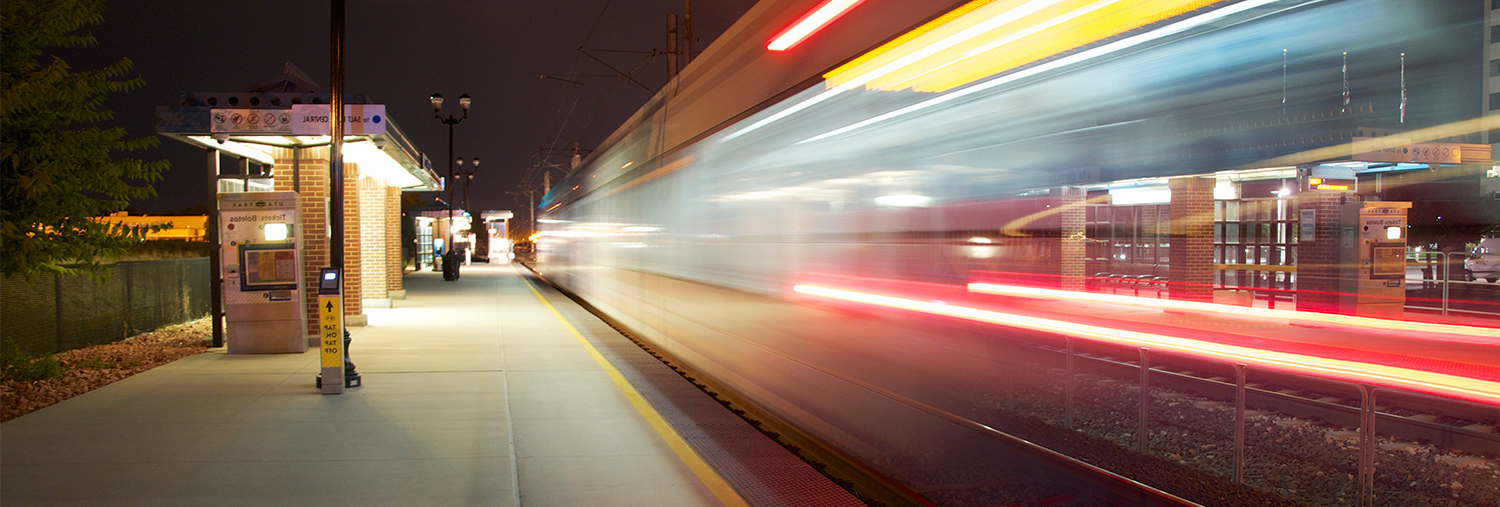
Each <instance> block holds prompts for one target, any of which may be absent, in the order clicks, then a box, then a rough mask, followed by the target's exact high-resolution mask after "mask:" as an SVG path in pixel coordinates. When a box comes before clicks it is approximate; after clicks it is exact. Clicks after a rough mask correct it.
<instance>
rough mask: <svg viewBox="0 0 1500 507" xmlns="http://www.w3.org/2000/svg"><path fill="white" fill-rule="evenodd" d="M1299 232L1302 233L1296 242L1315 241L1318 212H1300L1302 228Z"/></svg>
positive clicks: (1312, 210) (1308, 210)
mask: <svg viewBox="0 0 1500 507" xmlns="http://www.w3.org/2000/svg"><path fill="white" fill-rule="evenodd" d="M1300 230H1301V231H1302V235H1301V237H1299V238H1297V241H1299V242H1304V243H1311V242H1312V241H1313V240H1315V239H1317V237H1318V235H1317V231H1318V210H1315V209H1305V210H1302V226H1301V227H1300Z"/></svg>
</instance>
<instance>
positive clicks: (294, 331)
mask: <svg viewBox="0 0 1500 507" xmlns="http://www.w3.org/2000/svg"><path fill="white" fill-rule="evenodd" d="M298 202H299V200H298V197H297V194H296V193H295V192H242V193H225V194H219V198H218V208H219V249H220V250H219V251H220V259H222V261H221V266H220V274H221V275H223V277H224V317H225V318H224V320H225V330H226V332H225V336H226V338H227V340H228V342H229V353H230V354H271V353H279V352H303V351H305V350H307V308H306V307H305V306H304V304H303V294H304V292H303V290H302V283H303V282H302V245H301V244H300V243H299V242H298V241H297V236H298V234H297V233H298V231H297V227H299V224H298V222H297V209H298Z"/></svg>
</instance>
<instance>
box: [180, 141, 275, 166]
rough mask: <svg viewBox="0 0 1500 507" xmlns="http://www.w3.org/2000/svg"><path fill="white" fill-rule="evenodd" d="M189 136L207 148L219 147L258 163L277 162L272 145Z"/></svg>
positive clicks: (269, 163) (268, 163) (271, 163)
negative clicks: (221, 141) (272, 152)
mask: <svg viewBox="0 0 1500 507" xmlns="http://www.w3.org/2000/svg"><path fill="white" fill-rule="evenodd" d="M187 137H188V139H192V140H194V141H197V142H198V144H201V145H203V146H204V147H207V148H210V149H215V148H217V149H219V150H220V151H224V152H228V153H230V154H233V155H237V156H240V157H244V158H248V159H250V160H254V161H255V162H256V163H258V164H262V165H273V164H275V163H276V157H274V156H272V154H271V150H272V147H270V146H264V145H259V144H249V143H241V142H238V141H224V142H223V143H220V142H219V141H218V140H216V139H214V138H213V137H212V136H187Z"/></svg>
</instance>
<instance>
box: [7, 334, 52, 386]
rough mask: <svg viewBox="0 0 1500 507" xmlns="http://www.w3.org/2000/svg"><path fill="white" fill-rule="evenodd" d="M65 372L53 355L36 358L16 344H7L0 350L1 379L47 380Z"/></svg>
mask: <svg viewBox="0 0 1500 507" xmlns="http://www.w3.org/2000/svg"><path fill="white" fill-rule="evenodd" d="M64 371H66V369H65V368H63V365H62V363H59V362H57V357H55V356H53V355H52V354H47V355H46V356H45V357H41V358H34V357H31V355H29V354H27V353H26V352H25V351H23V350H21V347H19V346H17V345H16V344H15V343H7V344H6V345H5V348H4V349H0V378H4V379H5V380H46V379H49V378H57V377H61V376H62V374H63V372H64Z"/></svg>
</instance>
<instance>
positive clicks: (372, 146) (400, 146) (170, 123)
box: [156, 62, 442, 192]
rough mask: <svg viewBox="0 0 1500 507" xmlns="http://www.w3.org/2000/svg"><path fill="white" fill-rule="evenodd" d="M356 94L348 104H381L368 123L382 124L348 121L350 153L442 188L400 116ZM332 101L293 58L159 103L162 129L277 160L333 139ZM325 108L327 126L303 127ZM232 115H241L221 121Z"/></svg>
mask: <svg viewBox="0 0 1500 507" xmlns="http://www.w3.org/2000/svg"><path fill="white" fill-rule="evenodd" d="M355 99H356V100H350V101H348V102H350V103H346V104H345V112H346V113H350V112H351V111H354V112H353V113H350V114H353V115H364V114H366V113H360V112H359V111H377V112H378V113H376V114H371V115H370V116H372V117H373V119H374V123H373V124H372V123H371V122H370V120H369V119H366V120H365V125H373V126H377V127H380V128H346V129H345V130H346V132H348V134H347V135H345V136H344V148H343V154H344V161H345V162H348V163H352V164H358V165H359V168H360V172H361V174H363V175H365V176H370V177H374V178H377V179H381V180H384V181H385V182H386V184H388V185H392V186H396V187H399V188H401V189H402V190H404V191H413V192H425V191H432V190H440V189H441V187H442V184H441V182H440V180H439V179H438V176H437V173H435V172H433V170H432V161H431V160H430V159H428V158H427V156H426V155H425V154H423V153H422V152H421V151H418V150H417V149H416V147H415V146H413V145H412V143H411V140H410V139H409V138H407V137H406V134H405V133H404V132H402V131H401V129H400V128H399V127H397V126H396V124H395V122H393V121H391V120H390V118H387V117H384V114H383V109H384V106H382V105H376V104H368V102H369V100H368V99H364V98H362V97H355ZM328 102H329V96H328V94H327V93H326V92H323V91H322V90H321V89H320V88H319V87H318V86H317V85H316V84H313V82H312V80H311V79H309V78H308V77H307V75H306V74H303V73H302V71H301V70H299V69H297V67H296V66H294V65H292V64H291V63H290V62H288V63H287V64H286V68H285V70H284V72H283V74H282V75H280V76H276V77H273V78H271V79H268V80H265V81H262V82H260V83H257V84H255V85H253V86H251V87H249V88H248V89H247V90H245V91H240V92H190V93H185V94H183V95H182V99H181V101H180V102H179V103H178V104H177V105H174V106H158V107H157V108H156V132H157V133H158V134H161V135H163V136H166V137H170V138H173V139H176V140H178V141H182V142H185V143H188V144H191V145H194V146H199V147H202V148H206V149H210V150H218V151H221V152H224V153H229V154H230V155H233V156H236V157H241V158H247V159H250V160H253V161H255V162H256V163H259V164H264V165H272V164H274V163H275V159H274V156H273V153H274V151H273V150H274V149H275V148H278V147H279V148H295V147H304V148H311V147H319V146H327V145H328V144H329V143H330V138H329V136H328V134H327V133H326V129H327V124H326V121H327V120H326V116H327V115H328V112H327V110H328ZM355 102H362V103H355ZM319 106H321V109H319ZM294 111H295V112H296V113H298V114H294ZM319 111H321V113H319ZM317 114H321V115H323V116H325V119H324V122H325V123H324V124H323V125H322V127H323V129H324V131H323V133H322V134H321V135H318V133H317V132H313V133H311V134H310V135H309V134H308V133H307V132H301V131H303V130H306V129H308V128H312V127H315V126H309V125H304V124H298V123H297V122H298V121H300V120H301V119H302V118H304V117H307V116H309V115H317ZM226 118H233V119H234V120H237V121H233V122H227V121H218V120H223V119H226ZM260 118H266V120H265V121H260ZM364 132H369V133H364Z"/></svg>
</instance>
